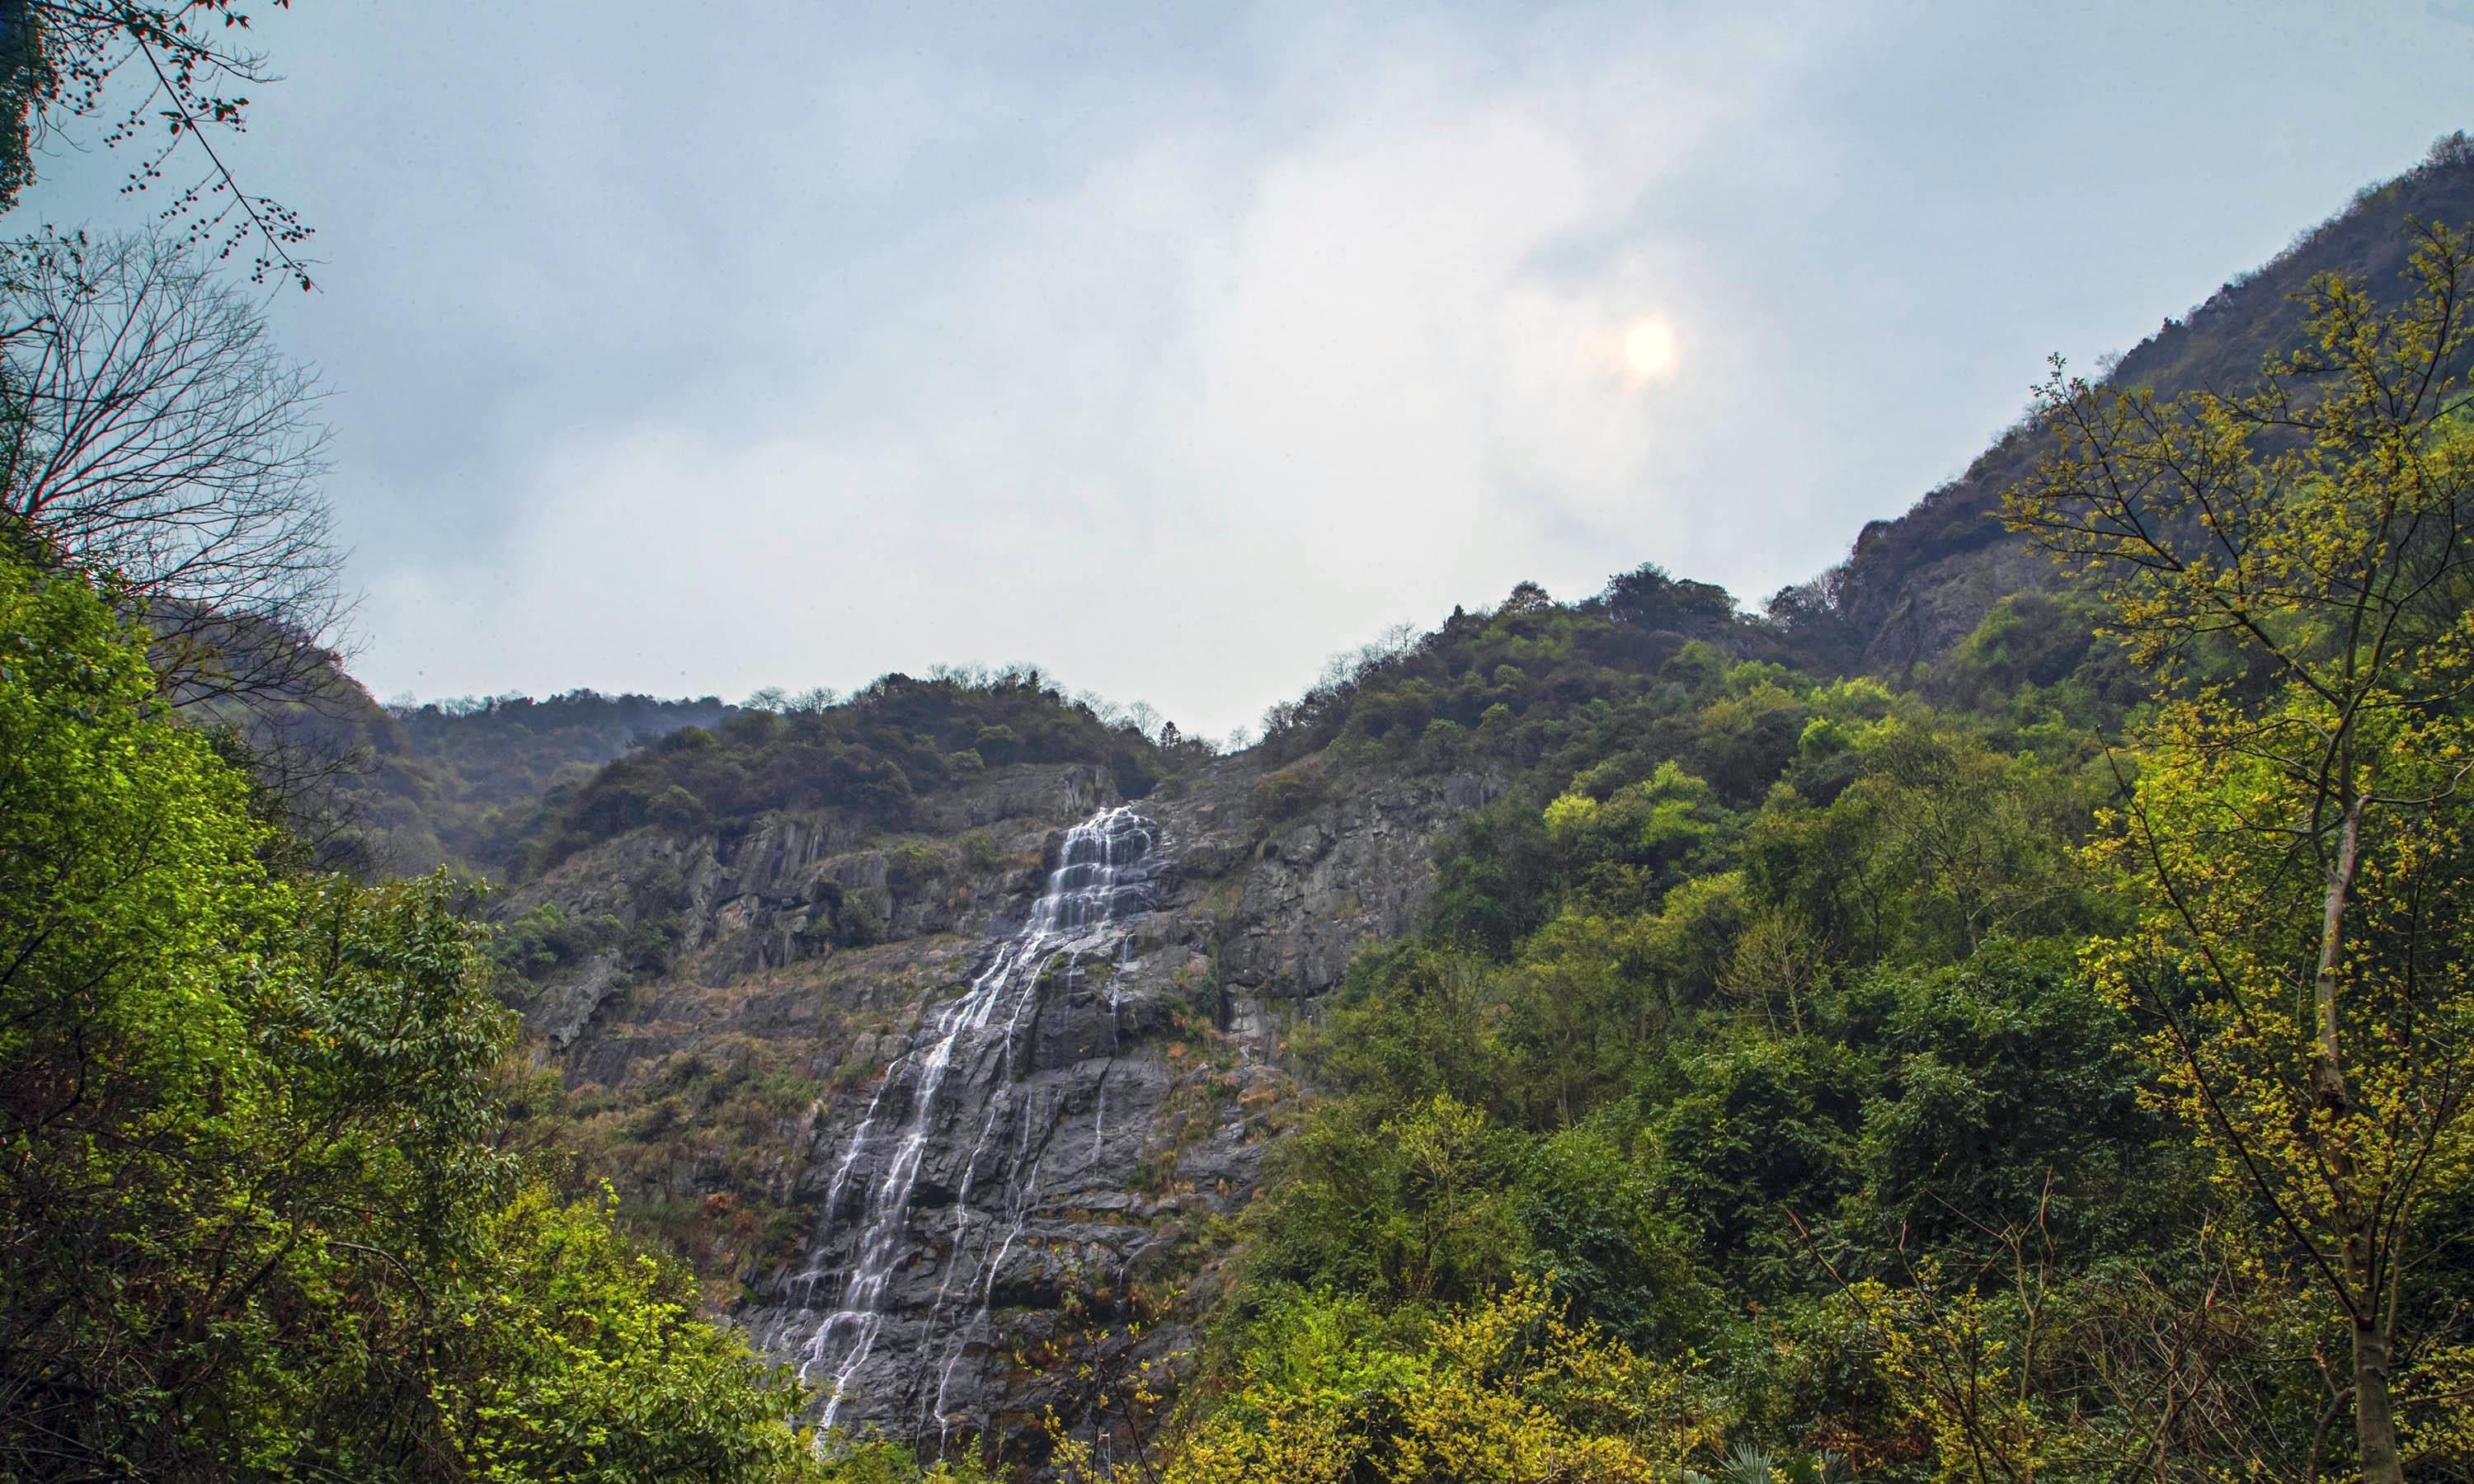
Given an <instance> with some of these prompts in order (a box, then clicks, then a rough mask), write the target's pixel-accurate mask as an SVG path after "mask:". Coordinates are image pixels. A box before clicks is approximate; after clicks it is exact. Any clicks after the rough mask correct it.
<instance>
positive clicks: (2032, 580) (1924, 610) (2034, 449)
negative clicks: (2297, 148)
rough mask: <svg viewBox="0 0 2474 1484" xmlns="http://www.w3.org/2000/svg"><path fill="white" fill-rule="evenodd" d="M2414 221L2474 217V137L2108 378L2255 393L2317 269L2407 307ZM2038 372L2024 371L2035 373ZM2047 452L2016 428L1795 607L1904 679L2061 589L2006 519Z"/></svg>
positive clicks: (2215, 301)
mask: <svg viewBox="0 0 2474 1484" xmlns="http://www.w3.org/2000/svg"><path fill="white" fill-rule="evenodd" d="M2409 220H2413V221H2420V222H2425V223H2439V224H2442V225H2463V224H2465V223H2468V222H2474V146H2469V145H2468V143H2467V141H2466V138H2465V136H2464V135H2463V134H2462V133H2460V134H2456V135H2452V136H2450V137H2449V138H2447V139H2443V140H2441V141H2440V142H2439V143H2438V145H2435V146H2434V147H2433V149H2432V153H2431V156H2430V157H2429V158H2428V159H2426V160H2425V161H2424V162H2423V163H2422V164H2420V165H2418V166H2416V167H2415V168H2413V170H2410V171H2408V172H2406V173H2405V174H2404V175H2402V176H2399V177H2397V178H2396V179H2395V180H2389V181H2385V182H2383V183H2381V184H2378V185H2375V186H2370V187H2366V188H2365V190H2364V191H2363V192H2362V193H2361V194H2359V195H2358V196H2356V197H2355V199H2354V200H2353V201H2352V202H2351V203H2348V204H2347V205H2346V207H2345V208H2344V209H2343V210H2341V211H2340V212H2339V213H2338V214H2337V215H2335V216H2333V217H2331V218H2330V219H2329V220H2327V221H2326V222H2323V223H2321V224H2320V225H2319V226H2317V227H2313V228H2311V229H2309V230H2307V231H2304V232H2302V233H2300V234H2298V235H2297V236H2296V237H2295V239H2294V241H2293V244H2292V246H2291V247H2289V248H2288V249H2287V250H2286V251H2283V252H2281V253H2279V254H2278V255H2277V256H2276V257H2275V258H2274V259H2273V260H2271V261H2269V262H2268V263H2266V264H2264V265H2262V266H2261V267H2259V268H2258V269H2255V270H2253V271H2251V272H2249V273H2245V274H2243V275H2239V276H2237V277H2235V278H2234V279H2232V280H2231V281H2229V282H2227V283H2226V284H2225V285H2224V286H2223V287H2222V288H2220V289H2219V290H2217V292H2215V293H2214V294H2211V295H2210V296H2209V297H2208V298H2207V299H2206V300H2205V301H2204V302H2202V303H2200V304H2199V305H2198V306H2197V307H2195V308H2194V309H2193V310H2192V311H2191V312H2190V313H2189V314H2188V315H2186V316H2185V317H2183V318H2181V319H2179V320H2168V321H2167V322H2165V323H2164V324H2163V325H2162V326H2161V327H2160V328H2159V329H2158V330H2157V332H2156V333H2155V334H2153V335H2150V336H2148V337H2147V339H2146V340H2143V341H2141V342H2140V343H2139V344H2138V345H2137V346H2135V347H2132V348H2131V349H2130V350H2128V351H2127V352H2125V353H2124V354H2123V355H2122V359H2121V361H2120V362H2119V363H2118V364H2117V365H2115V366H2114V367H2113V369H2112V371H2110V373H2109V375H2108V376H2107V378H2106V379H2107V380H2108V381H2109V382H2110V383H2111V384H2113V385H2116V386H2123V387H2153V388H2155V389H2157V390H2158V391H2159V392H2162V393H2167V394H2171V393H2175V392H2182V391H2188V390H2195V389H2202V388H2204V389H2210V390H2215V391H2219V392H2225V393H2234V392H2238V391H2240V390H2242V389H2243V388H2244V387H2245V386H2247V385H2249V384H2251V383H2252V382H2253V381H2255V380H2256V378H2257V376H2258V373H2259V367H2260V363H2261V361H2262V360H2263V359H2264V358H2266V357H2267V356H2268V355H2269V354H2270V353H2272V352H2275V351H2278V350H2281V349H2286V348H2290V347H2292V345H2293V343H2294V339H2295V336H2296V334H2297V333H2298V331H2299V329H2300V327H2301V320H2302V309H2301V306H2300V305H2298V304H2296V303H2295V302H2294V301H2293V299H2292V296H2294V295H2295V294H2297V293H2299V292H2300V291H2301V290H2302V288H2303V287H2304V286H2305V285H2306V284H2308V283H2309V282H2310V281H2311V279H2312V278H2313V277H2314V276H2316V275H2319V274H2322V273H2341V274H2346V275H2352V276H2355V277H2357V278H2360V279H2361V280H2362V281H2363V283H2364V284H2365V287H2366V288H2367V289H2368V290H2369V291H2370V293H2371V294H2372V296H2373V298H2374V299H2375V300H2377V301H2378V302H2380V303H2381V304H2383V305H2393V304H2395V303H2396V302H2397V301H2398V299H2399V297H2400V296H2401V295H2402V293H2403V292H2404V280H2403V279H2402V277H2401V276H2400V275H2401V274H2402V273H2403V271H2404V269H2405V267H2406V258H2407V255H2408V252H2409V251H2410V249H2409V245H2408V242H2407V239H2406V236H2405V232H2404V230H2403V228H2404V226H2405V224H2406V223H2407V222H2408V221H2409ZM2029 370H2030V369H2029V368H2022V372H2023V376H2024V375H2025V372H2026V371H2029ZM2047 446H2048V444H2047V443H2046V441H2045V440H2044V439H2043V438H2042V437H2040V436H2039V435H2038V434H2037V432H2036V431H2035V430H2034V429H2032V428H2029V427H2026V426H2024V425H2023V426H2019V427H2014V428H2011V429H2010V430H2009V431H2007V432H2005V433H2004V434H2003V435H2002V436H2001V438H2000V439H1999V440H1998V441H1997V442H1996V443H1994V444H1993V446H1992V447H1990V448H1988V449H1986V450H1985V451H1984V452H1983V453H1982V454H1980V455H1978V456H1977V459H1976V460H1975V462H1974V463H1972V464H1970V465H1969V466H1968V468H1967V472H1966V473H1964V474H1962V475H1960V476H1959V477H1958V478H1957V479H1955V480H1953V481H1952V482H1951V483H1949V484H1947V485H1943V486H1941V487H1940V488H1938V489H1935V490H1933V491H1929V492H1928V493H1927V494H1926V495H1925V496H1924V498H1922V499H1921V500H1919V501H1917V502H1916V504H1915V506H1914V508H1913V509H1911V510H1909V511H1908V512H1907V513H1906V514H1904V515H1900V516H1898V517H1896V518H1895V519H1890V520H1877V521H1873V522H1871V523H1870V524H1868V525H1866V526H1865V527H1864V529H1863V530H1862V531H1861V532H1859V533H1858V534H1857V536H1856V542H1855V547H1854V549H1853V551H1852V552H1850V554H1849V556H1848V558H1847V561H1846V562H1844V563H1842V564H1841V565H1839V566H1838V567H1836V568H1834V569H1833V570H1832V571H1831V572H1830V573H1828V574H1826V575H1825V576H1823V577H1822V578H1820V579H1818V580H1817V581H1816V582H1815V583H1814V584H1813V585H1811V586H1809V587H1807V588H1806V589H1803V590H1800V591H1799V590H1797V589H1789V592H1788V593H1787V594H1783V595H1782V596H1783V597H1785V598H1787V600H1788V602H1787V604H1786V605H1785V606H1784V609H1783V611H1784V612H1786V613H1787V614H1790V615H1799V616H1801V617H1802V618H1803V620H1804V622H1803V625H1802V627H1803V628H1804V629H1805V631H1806V632H1807V633H1809V634H1813V636H1814V641H1815V642H1816V643H1818V644H1821V645H1830V644H1833V643H1834V644H1836V645H1838V646H1840V648H1839V656H1840V658H1841V659H1842V662H1845V663H1849V664H1854V665H1860V666H1862V667H1863V668H1866V669H1869V670H1872V671H1875V672H1878V673H1882V674H1890V675H1904V673H1905V672H1906V670H1907V668H1908V667H1909V666H1911V665H1913V664H1915V663H1916V662H1918V661H1920V660H1931V659H1933V658H1937V657H1939V656H1940V655H1942V654H1945V653H1947V652H1948V651H1949V650H1950V649H1951V648H1952V647H1953V645H1955V644H1956V643H1958V642H1959V641H1960V640H1961V639H1963V638H1964V637H1966V635H1967V634H1968V633H1969V632H1970V631H1971V630H1973V629H1974V628H1975V627H1976V626H1977V623H1979V622H1980V621H1982V619H1983V618H1984V616H1985V614H1986V613H1988V612H1989V611H1991V610H1992V608H1993V605H1994V604H1995V603H1997V602H1998V601H2000V600H2001V598H2002V597H2004V596H2006V595H2007V594H2010V593H2013V592H2017V591H2021V590H2023V589H2027V588H2048V587H2050V586H2053V584H2054V581H2055V580H2054V578H2053V576H2052V573H2051V570H2050V565H2049V564H2048V563H2046V562H2042V561H2040V560H2039V559H2037V558H2036V557H2035V556H2034V555H2033V554H2032V553H2030V552H2028V551H2027V549H2026V547H2025V543H2024V542H2023V541H2022V540H2021V539H2019V538H2017V537H2014V536H2012V535H2010V534H2009V533H2007V532H2005V531H2004V530H2003V529H2002V526H2001V519H2000V512H2001V491H2004V490H2006V489H2008V488H2010V487H2011V486H2013V485H2015V484H2017V483H2019V482H2020V481H2021V480H2022V479H2024V478H2025V477H2026V476H2027V475H2028V474H2029V473H2031V472H2032V471H2033V470H2034V468H2035V466H2036V461H2037V460H2038V459H2039V458H2040V457H2042V455H2043V453H2044V451H2045V449H2046V448H2047Z"/></svg>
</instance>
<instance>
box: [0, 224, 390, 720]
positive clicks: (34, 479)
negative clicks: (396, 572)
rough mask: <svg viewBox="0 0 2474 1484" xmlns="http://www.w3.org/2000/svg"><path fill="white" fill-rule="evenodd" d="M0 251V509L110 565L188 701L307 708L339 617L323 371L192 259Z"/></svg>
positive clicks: (163, 254) (114, 248) (164, 253)
mask: <svg viewBox="0 0 2474 1484" xmlns="http://www.w3.org/2000/svg"><path fill="white" fill-rule="evenodd" d="M6 251H7V260H6V264H5V270H6V275H5V280H0V518H7V519H9V520H12V521H13V522H14V523H16V524H18V525H20V526H22V528H23V529H24V530H25V531H26V532H27V533H29V534H30V535H32V536H33V537H34V538H36V539H38V540H39V541H41V542H42V543H43V544H45V545H47V546H48V547H50V548H51V549H52V550H53V551H55V552H56V553H57V554H58V555H59V557H60V558H61V559H62V560H64V561H66V562H70V563H72V564H74V565H76V566H78V567H80V568H82V569H84V570H86V571H89V572H97V573H100V572H109V573H111V574H113V578H114V581H115V582H116V583H117V584H119V585H121V586H123V587H124V589H125V590H126V592H127V593H128V594H129V596H130V597H132V598H133V599H135V600H137V601H138V602H140V603H142V604H143V605H144V606H145V609H146V617H147V621H148V625H149V627H150V628H151V629H153V630H154V632H155V634H156V637H157V641H158V653H157V656H156V662H157V664H158V668H159V669H162V670H165V671H167V672H168V673H169V674H171V675H172V676H173V677H174V678H175V680H176V681H177V682H178V684H179V685H180V686H182V687H185V689H186V691H187V698H189V699H194V698H196V697H200V696H209V697H211V696H223V695H233V694H239V695H270V694H272V695H279V696H286V697H288V698H291V699H299V698H300V693H301V692H303V689H304V688H314V686H316V685H317V684H318V683H320V682H322V681H323V680H324V679H325V676H324V672H325V670H326V669H327V664H328V661H329V660H330V658H331V656H330V655H329V654H328V653H327V649H326V644H327V640H328V639H329V638H330V636H331V635H332V634H333V633H334V631H335V630H336V628H337V626H338V625H339V624H340V622H341V619H342V616H343V611H344V605H343V601H342V598H341V596H340V594H339V592H338V590H337V587H336V567H337V563H338V560H339V554H338V553H337V551H336V549H335V546H334V543H333V540H332V538H331V533H330V528H329V523H328V521H329V514H328V508H327V501H326V499H325V497H324V494H323V493H322V491H321V490H320V488H319V478H320V476H321V475H322V474H323V473H324V472H325V470H326V459H325V450H326V445H327V432H326V429H325V428H324V426H322V425H321V424H320V423H319V422H318V421H317V419H316V417H315V409H316V405H317V401H318V397H319V395H320V393H319V389H318V385H317V381H316V378H315V377H314V375H313V374H312V373H311V372H310V371H308V370H307V369H306V368H304V367H303V366H301V365H299V364H298V363H296V362H294V361H292V360H291V359H290V358H288V357H286V356H285V355H284V354H283V353H282V352H281V351H280V350H279V349H278V348H277V347H276V346H275V345H274V343H273V341H272V339H271V338H270V337H269V335H268V332H267V326H266V322H265V318H264V316H263V315H262V313H261V312H260V311H259V309H258V307H257V306H256V305H255V304H254V303H252V302H251V301H250V300H249V299H247V298H245V297H244V296H242V295H241V294H239V293H237V292H235V291H234V290H233V289H231V288H230V287H228V286H226V285H225V284H223V283H220V282H218V281H217V280H216V279H215V277H214V276H213V275H212V273H211V272H210V271H209V268H208V265H207V264H206V262H204V261H203V260H202V259H201V256H200V254H199V253H198V252H196V251H194V250H192V249H189V248H186V247H184V246H182V245H180V244H177V243H173V242H169V241H166V240H164V239H163V238H160V237H158V236H135V237H122V238H114V239H109V240H107V241H105V242H102V243H100V244H96V245H93V246H87V245H85V244H83V243H80V242H76V241H66V240H61V239H58V238H47V239H43V240H39V241H36V242H32V243H27V244H21V245H18V246H16V247H14V248H12V249H8V250H6Z"/></svg>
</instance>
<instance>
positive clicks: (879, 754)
mask: <svg viewBox="0 0 2474 1484" xmlns="http://www.w3.org/2000/svg"><path fill="white" fill-rule="evenodd" d="M1172 761H1173V758H1172V757H1171V755H1170V754H1167V753H1165V752H1163V750H1162V749H1160V748H1159V747H1157V746H1155V745H1154V744H1152V742H1151V741H1150V740H1149V739H1147V738H1146V737H1145V736H1144V735H1143V733H1142V732H1141V731H1140V730H1138V729H1137V728H1136V727H1135V726H1134V725H1133V724H1132V723H1131V722H1128V721H1114V722H1112V721H1108V720H1104V719H1103V718H1102V717H1101V716H1100V715H1099V714H1098V712H1096V711H1095V710H1094V709H1093V708H1092V706H1090V705H1089V704H1087V703H1084V702H1079V701H1068V700H1067V699H1066V697H1065V695H1064V694H1063V692H1062V691H1060V690H1059V689H1058V688H1057V687H1056V685H1055V682H1052V681H1050V680H1049V679H1048V678H1047V677H1046V676H1044V675H1041V674H1040V673H1039V672H1037V671H1035V670H1030V671H1007V672H1005V673H1002V674H998V675H995V676H989V677H983V678H973V677H958V676H940V677H936V678H932V679H928V680H914V679H912V678H911V677H910V676H906V675H888V676H885V678H884V679H882V680H879V681H877V682H875V683H874V684H872V685H869V686H868V687H866V688H865V689H863V690H861V691H860V692H859V693H857V694H856V695H853V696H852V697H851V698H850V699H849V700H848V701H846V702H843V703H840V704H837V705H834V706H816V707H810V708H801V709H794V710H790V711H788V712H784V713H775V712H771V711H764V710H743V711H739V712H736V713H734V714H732V715H731V716H729V717H728V718H727V719H726V720H724V721H722V722H721V723H720V725H719V726H717V727H716V728H713V729H710V730H708V729H707V728H704V727H687V728H682V729H680V730H675V731H672V732H670V733H668V734H667V735H666V736H664V737H662V738H660V739H659V740H658V741H656V742H654V743H653V744H652V745H651V746H649V747H646V748H643V749H641V750H639V751H637V752H634V753H631V754H627V755H626V756H624V757H621V758H618V760H616V761H614V762H612V763H611V764H610V765H609V766H607V767H605V768H603V769H602V770H601V771H600V772H598V773H597V774H595V775H594V776H593V778H591V780H590V781H588V782H585V783H584V784H582V785H581V786H580V787H578V788H577V789H575V790H574V792H573V793H572V794H570V795H568V796H566V797H564V798H559V799H553V800H552V801H551V802H550V805H549V810H548V812H547V813H546V815H545V817H544V818H543V820H542V821H541V823H540V824H539V826H537V827H536V829H535V831H534V833H533V836H532V840H531V843H530V845H529V846H528V847H527V850H528V854H527V855H526V857H525V863H526V866H527V868H528V869H532V870H543V869H546V868H548V867H550V866H553V865H555V864H557V863H558V862H559V861H561V860H563V859H565V858H566V857H567V856H569V855H571V854H573V853H574V852H575V851H577V850H582V849H584V848H586V847H587V846H590V845H592V844H594V843H595V842H598V841H602V840H607V839H611V838H613V837H615V836H618V835H621V834H625V833H627V832H628V831H630V830H633V829H639V828H643V827H644V826H659V827H662V828H665V829H668V830H672V831H691V830H697V829H705V828H715V829H720V830H724V831H728V830H732V829H737V828H740V827H743V826H745V825H746V824H747V823H748V822H749V821H750V820H752V819H753V818H754V817H755V816H756V815H758V814H760V813H764V812H765V811H768V810H773V809H835V810H839V811H842V812H844V813H846V814H848V815H850V816H851V817H852V818H854V819H855V820H857V821H858V822H860V823H861V824H862V825H864V826H868V827H871V828H878V829H901V828H904V827H906V826H909V825H910V822H911V819H912V801H913V800H914V799H915V798H917V797H918V796H919V795H921V794H924V793H929V792H932V791H934V790H935V789H938V788H943V787H946V786H949V785H951V784H952V783H953V782H955V781H956V780H957V779H959V778H967V777H969V776H971V775H973V774H975V773H977V772H978V771H979V770H980V769H981V768H982V767H994V766H1000V765H1003V764H1006V763H1015V762H1043V763H1055V762H1081V763H1090V764H1094V765H1097V766H1101V767H1104V768H1107V769H1109V770H1110V771H1111V773H1112V775H1113V776H1114V778H1115V780H1116V782H1117V785H1118V787H1119V790H1120V791H1121V792H1124V793H1127V794H1128V796H1129V797H1140V796H1141V795H1142V794H1144V793H1146V792H1148V791H1149V790H1150V788H1151V786H1152V783H1153V782H1155V781H1156V780H1157V779H1158V778H1159V777H1160V776H1162V775H1163V774H1164V773H1166V772H1167V771H1168V769H1169V767H1170V765H1171V762H1172Z"/></svg>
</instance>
